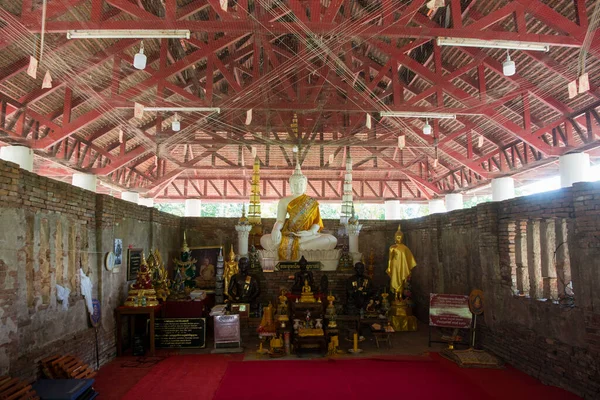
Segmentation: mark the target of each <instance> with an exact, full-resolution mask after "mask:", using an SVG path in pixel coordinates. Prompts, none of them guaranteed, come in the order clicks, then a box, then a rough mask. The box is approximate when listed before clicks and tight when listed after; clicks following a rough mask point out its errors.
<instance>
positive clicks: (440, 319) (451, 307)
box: [429, 293, 471, 329]
mask: <svg viewBox="0 0 600 400" xmlns="http://www.w3.org/2000/svg"><path fill="white" fill-rule="evenodd" d="M429 325H430V326H439V327H444V328H459V329H468V328H470V327H471V310H470V309H469V296H463V295H458V294H436V293H431V294H430V295H429Z"/></svg>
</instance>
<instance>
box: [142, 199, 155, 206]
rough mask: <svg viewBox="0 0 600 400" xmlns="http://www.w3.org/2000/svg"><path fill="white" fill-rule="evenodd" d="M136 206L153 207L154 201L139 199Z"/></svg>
mask: <svg viewBox="0 0 600 400" xmlns="http://www.w3.org/2000/svg"><path fill="white" fill-rule="evenodd" d="M138 204H139V205H140V206H146V207H154V199H153V198H151V197H140V198H139V199H138Z"/></svg>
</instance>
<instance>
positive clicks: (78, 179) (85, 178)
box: [71, 173, 98, 192]
mask: <svg viewBox="0 0 600 400" xmlns="http://www.w3.org/2000/svg"><path fill="white" fill-rule="evenodd" d="M72 179H73V180H72V181H71V183H72V185H73V186H77V187H80V188H82V189H85V190H89V191H90V192H96V183H97V181H98V180H97V178H96V175H93V174H83V173H75V174H73V177H72Z"/></svg>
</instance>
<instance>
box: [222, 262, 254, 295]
mask: <svg viewBox="0 0 600 400" xmlns="http://www.w3.org/2000/svg"><path fill="white" fill-rule="evenodd" d="M238 270H239V272H238V273H237V274H235V275H233V276H232V277H231V279H230V280H229V285H228V286H229V288H228V290H227V295H228V296H229V299H230V300H231V301H232V302H233V303H249V304H253V303H254V301H255V300H256V298H257V297H258V295H259V294H260V288H259V286H258V280H257V279H256V278H255V277H253V276H251V275H250V273H249V271H250V261H249V260H248V258H247V257H242V258H240V260H239V261H238Z"/></svg>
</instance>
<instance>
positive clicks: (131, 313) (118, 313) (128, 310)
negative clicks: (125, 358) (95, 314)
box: [115, 304, 162, 356]
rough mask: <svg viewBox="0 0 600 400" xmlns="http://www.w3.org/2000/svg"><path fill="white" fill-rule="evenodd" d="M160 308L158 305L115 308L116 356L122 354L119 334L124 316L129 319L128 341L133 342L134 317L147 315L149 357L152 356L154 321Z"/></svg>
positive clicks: (120, 334)
mask: <svg viewBox="0 0 600 400" xmlns="http://www.w3.org/2000/svg"><path fill="white" fill-rule="evenodd" d="M161 309H162V306H161V305H160V304H159V305H157V306H153V307H125V306H122V307H117V308H116V309H115V320H116V322H117V356H121V355H122V354H123V337H122V336H123V335H122V333H121V331H122V329H121V318H122V317H123V316H126V317H127V318H129V336H130V337H129V338H128V340H129V341H130V343H131V341H132V340H133V336H134V335H133V334H134V331H135V316H136V315H145V314H147V315H148V318H149V319H150V326H149V328H148V329H149V331H150V355H152V356H154V353H155V348H154V319H155V317H156V315H157V313H158V312H160V311H161Z"/></svg>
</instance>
